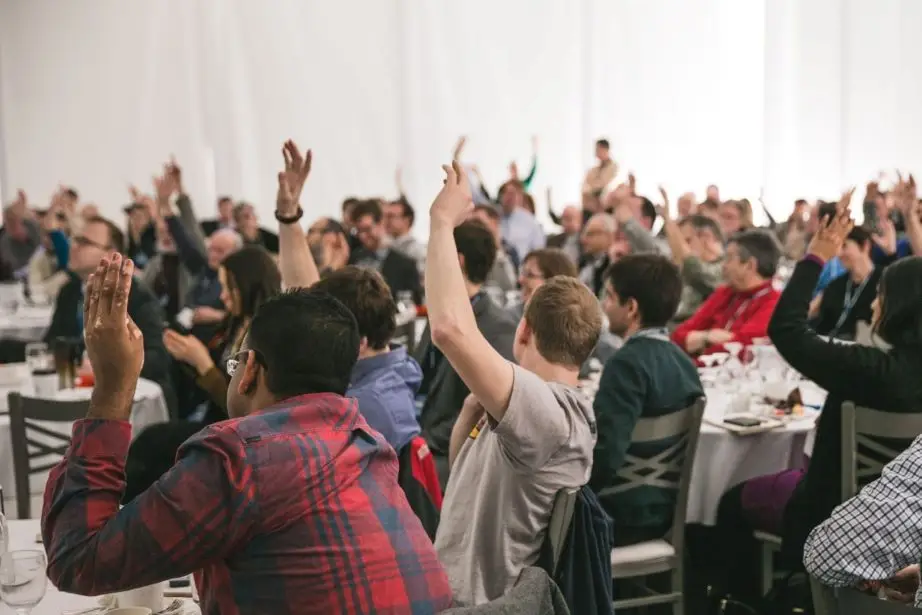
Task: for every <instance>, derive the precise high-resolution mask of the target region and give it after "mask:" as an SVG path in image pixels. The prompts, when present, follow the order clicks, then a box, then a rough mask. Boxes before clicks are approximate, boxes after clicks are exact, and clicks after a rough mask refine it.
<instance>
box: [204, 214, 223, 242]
mask: <svg viewBox="0 0 922 615" xmlns="http://www.w3.org/2000/svg"><path fill="white" fill-rule="evenodd" d="M199 226H200V227H201V229H202V234H203V235H205V237H210V236H211V234H212V233H214V232H215V231H216V230H218V229H219V228H221V227H222V224H221V221H220V220H218V219H217V218H212V219H211V220H202V221H201V222H200V223H199Z"/></svg>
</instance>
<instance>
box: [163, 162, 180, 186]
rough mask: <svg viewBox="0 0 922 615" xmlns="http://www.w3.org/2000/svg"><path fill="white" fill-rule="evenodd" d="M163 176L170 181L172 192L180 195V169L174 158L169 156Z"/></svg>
mask: <svg viewBox="0 0 922 615" xmlns="http://www.w3.org/2000/svg"><path fill="white" fill-rule="evenodd" d="M164 171H165V175H166V177H167V178H168V179H169V180H170V183H171V184H172V186H173V190H174V191H175V192H177V193H180V194H181V193H182V191H183V190H182V168H180V166H179V165H178V164H177V163H176V158H175V157H173V156H170V162H169V164H167V165H166V167H164Z"/></svg>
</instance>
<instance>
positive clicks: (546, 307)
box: [525, 276, 602, 367]
mask: <svg viewBox="0 0 922 615" xmlns="http://www.w3.org/2000/svg"><path fill="white" fill-rule="evenodd" d="M525 324H527V325H528V327H529V328H530V329H531V330H532V331H533V332H534V334H535V344H536V346H537V348H538V352H539V353H540V354H541V356H542V357H544V358H545V359H546V360H547V361H549V362H551V363H556V364H559V365H567V366H571V367H579V366H581V365H582V364H583V363H584V362H585V361H586V359H588V358H589V355H591V354H592V351H593V349H594V348H595V346H596V344H597V343H598V341H599V335H600V333H601V331H602V310H601V307H600V306H599V301H598V299H596V298H595V296H594V295H593V294H592V291H590V290H589V289H588V288H587V287H586V285H585V284H583V283H582V282H580V281H579V280H577V279H576V278H572V277H569V276H554V277H553V278H551V279H549V280H547V281H546V282H545V283H544V284H542V285H541V286H540V287H539V288H538V290H536V291H535V293H534V294H533V295H532V296H531V299H530V300H529V302H528V307H526V308H525Z"/></svg>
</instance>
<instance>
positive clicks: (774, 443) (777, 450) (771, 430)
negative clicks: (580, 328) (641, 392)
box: [580, 339, 826, 525]
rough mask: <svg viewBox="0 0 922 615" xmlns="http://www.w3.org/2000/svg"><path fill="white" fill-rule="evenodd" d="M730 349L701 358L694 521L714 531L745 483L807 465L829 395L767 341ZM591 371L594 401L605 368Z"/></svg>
mask: <svg viewBox="0 0 922 615" xmlns="http://www.w3.org/2000/svg"><path fill="white" fill-rule="evenodd" d="M725 348H726V352H723V353H714V354H711V355H705V356H704V357H701V364H702V367H701V368H699V374H700V375H701V382H702V385H703V387H704V393H705V395H706V397H707V404H706V405H705V410H704V417H703V420H702V423H701V431H700V432H699V437H698V448H697V450H696V452H695V459H694V465H693V468H692V477H691V487H690V490H689V494H688V508H687V512H686V519H687V522H688V523H701V524H704V525H714V524H715V523H716V522H717V506H718V504H719V502H720V498H721V496H722V495H723V494H724V493H725V492H726V491H728V490H729V489H730V488H731V487H733V486H735V485H738V484H739V483H742V482H743V481H746V480H749V479H751V478H756V477H758V476H763V475H766V474H773V473H776V472H780V471H782V470H786V469H790V468H799V467H803V465H804V462H805V455H807V456H808V455H809V453H810V450H811V448H812V436H813V433H814V430H815V427H816V420H817V418H818V417H819V413H820V412H819V411H820V408H822V405H823V403H824V402H825V399H826V392H825V391H824V390H822V389H821V388H820V387H818V386H817V385H816V384H814V383H812V382H810V381H807V380H804V379H803V378H802V377H801V376H800V375H799V374H798V373H797V372H795V371H794V370H793V369H791V368H790V366H788V364H787V363H786V362H785V361H784V359H783V358H782V357H781V356H780V354H778V351H777V350H776V349H775V348H774V346H772V345H771V344H770V342H769V341H768V340H767V339H764V340H756V343H755V344H753V345H752V346H746V347H744V346H743V345H742V344H735V343H733V342H730V343H729V344H726V345H725ZM586 371H587V375H586V377H585V378H584V379H582V380H581V381H580V390H582V391H583V393H585V394H586V395H587V396H588V397H589V398H590V399H594V398H595V394H596V392H597V391H598V387H599V379H600V378H601V373H602V364H601V363H599V362H598V361H596V360H595V359H593V360H592V361H590V363H589V365H588V369H587V370H586ZM795 391H796V395H795ZM798 396H799V400H798V399H797V397H798ZM798 401H799V403H794V402H798ZM727 419H730V421H731V422H730V423H728V422H727ZM746 419H748V420H746ZM739 422H742V423H744V424H743V425H739V424H737V423H739Z"/></svg>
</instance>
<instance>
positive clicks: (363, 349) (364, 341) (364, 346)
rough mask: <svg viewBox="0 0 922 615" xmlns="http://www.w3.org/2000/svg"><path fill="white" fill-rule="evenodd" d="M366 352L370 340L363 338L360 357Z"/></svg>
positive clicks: (360, 341)
mask: <svg viewBox="0 0 922 615" xmlns="http://www.w3.org/2000/svg"><path fill="white" fill-rule="evenodd" d="M366 350H368V338H367V337H362V339H360V340H359V355H361V354H362V353H363V352H365V351H366Z"/></svg>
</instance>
